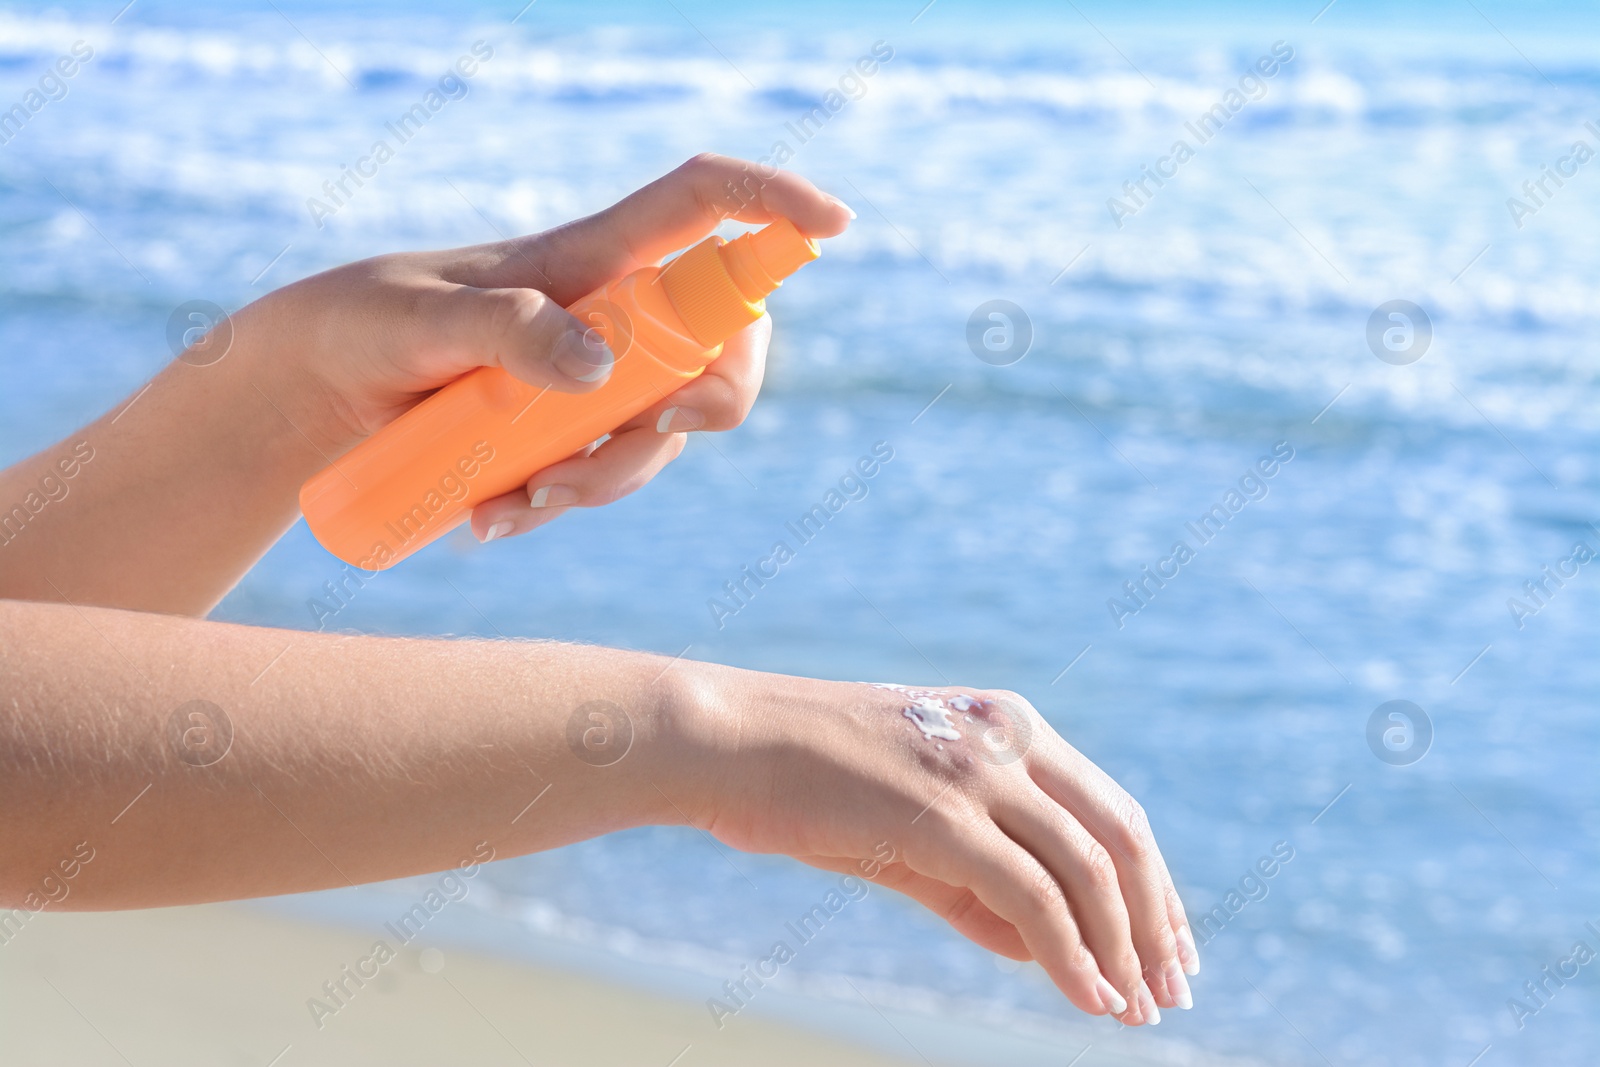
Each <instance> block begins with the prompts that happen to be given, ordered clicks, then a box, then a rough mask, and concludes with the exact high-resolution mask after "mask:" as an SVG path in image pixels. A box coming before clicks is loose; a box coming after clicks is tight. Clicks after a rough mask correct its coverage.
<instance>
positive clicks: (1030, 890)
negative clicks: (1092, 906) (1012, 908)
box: [1023, 864, 1066, 913]
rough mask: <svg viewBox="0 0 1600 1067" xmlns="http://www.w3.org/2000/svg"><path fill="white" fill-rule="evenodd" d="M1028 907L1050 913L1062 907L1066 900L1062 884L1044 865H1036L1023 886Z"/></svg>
mask: <svg viewBox="0 0 1600 1067" xmlns="http://www.w3.org/2000/svg"><path fill="white" fill-rule="evenodd" d="M1023 889H1024V892H1025V893H1026V898H1025V899H1026V901H1027V904H1028V907H1029V908H1031V909H1032V910H1033V911H1035V912H1041V913H1049V912H1054V911H1057V910H1058V909H1060V908H1061V907H1062V906H1063V904H1065V902H1066V898H1065V896H1064V895H1063V894H1062V892H1061V884H1060V883H1059V882H1057V881H1056V879H1055V875H1053V874H1051V873H1050V872H1049V871H1048V870H1047V869H1046V868H1045V867H1044V866H1042V865H1038V864H1036V865H1034V867H1033V868H1032V870H1030V871H1029V873H1028V878H1027V881H1026V882H1025V883H1024V886H1023Z"/></svg>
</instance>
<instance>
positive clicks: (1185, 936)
mask: <svg viewBox="0 0 1600 1067" xmlns="http://www.w3.org/2000/svg"><path fill="white" fill-rule="evenodd" d="M1178 958H1179V959H1180V960H1182V961H1183V971H1184V973H1185V974H1187V975H1189V976H1190V977H1191V978H1192V977H1194V976H1195V975H1197V974H1199V973H1200V950H1199V949H1197V948H1195V945H1194V934H1193V933H1191V932H1190V931H1189V924H1188V923H1184V924H1183V925H1182V926H1180V927H1178Z"/></svg>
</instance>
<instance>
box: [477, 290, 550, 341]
mask: <svg viewBox="0 0 1600 1067" xmlns="http://www.w3.org/2000/svg"><path fill="white" fill-rule="evenodd" d="M488 299H489V302H490V310H489V315H490V321H491V322H492V323H493V324H494V329H495V332H496V333H501V334H514V333H522V332H524V331H526V330H527V329H528V328H529V327H531V326H532V325H533V324H534V322H535V321H536V320H537V319H538V318H539V316H540V315H541V314H542V313H543V312H544V309H545V307H546V306H547V305H548V304H549V302H550V301H549V298H547V297H546V296H545V295H544V294H543V293H541V292H539V291H538V290H537V289H495V290H492V291H491V292H490V293H489V294H488Z"/></svg>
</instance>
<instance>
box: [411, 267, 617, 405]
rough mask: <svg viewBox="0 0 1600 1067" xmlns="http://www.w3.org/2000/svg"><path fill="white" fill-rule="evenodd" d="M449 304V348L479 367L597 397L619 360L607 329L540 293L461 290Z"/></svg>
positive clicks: (446, 327) (444, 324) (446, 317)
mask: <svg viewBox="0 0 1600 1067" xmlns="http://www.w3.org/2000/svg"><path fill="white" fill-rule="evenodd" d="M446 304H447V306H448V308H449V311H448V312H447V313H446V314H445V315H444V316H442V317H441V318H442V321H441V322H440V326H441V328H442V329H443V330H444V331H445V332H446V333H447V335H448V336H447V337H445V338H444V339H443V340H444V343H445V345H446V346H447V347H449V348H454V349H456V350H457V351H461V352H462V354H463V355H464V356H466V358H467V359H468V360H469V361H470V362H471V363H472V364H473V365H475V366H487V367H499V368H501V369H502V370H504V371H505V372H506V373H507V374H509V375H511V376H512V377H513V378H517V379H519V380H521V381H524V382H527V383H528V384H529V385H534V386H538V387H540V388H541V389H542V388H551V389H556V390H559V391H561V392H564V393H588V392H592V391H594V390H596V389H598V388H600V386H601V385H603V384H604V383H605V381H606V379H607V378H609V377H610V376H611V368H612V366H613V365H614V364H615V363H616V355H615V353H613V352H612V350H611V347H610V346H609V345H608V344H607V343H606V338H605V336H604V334H603V330H602V329H601V328H599V327H602V326H603V324H600V323H596V324H590V323H585V322H582V321H580V320H579V319H577V318H576V317H574V316H573V315H571V314H569V313H568V312H567V310H566V309H565V308H563V307H561V306H560V305H559V304H557V303H556V302H555V301H554V300H552V299H550V298H549V297H548V296H546V295H545V294H543V293H541V292H539V291H538V290H536V289H475V288H472V287H471V286H460V287H459V288H457V289H456V290H455V291H454V292H453V293H451V294H450V296H449V298H448V300H447V301H446Z"/></svg>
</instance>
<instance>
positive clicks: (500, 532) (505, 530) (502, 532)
mask: <svg viewBox="0 0 1600 1067" xmlns="http://www.w3.org/2000/svg"><path fill="white" fill-rule="evenodd" d="M510 532H511V524H510V523H509V522H497V523H495V524H494V525H493V526H490V527H489V528H488V529H487V530H485V531H483V536H482V537H480V538H478V540H479V541H480V542H481V543H483V544H488V543H489V542H490V541H493V540H494V539H495V538H496V537H505V536H506V535H507V534H509V533H510Z"/></svg>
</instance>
